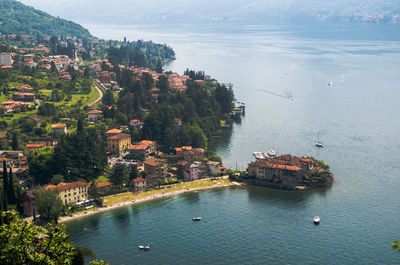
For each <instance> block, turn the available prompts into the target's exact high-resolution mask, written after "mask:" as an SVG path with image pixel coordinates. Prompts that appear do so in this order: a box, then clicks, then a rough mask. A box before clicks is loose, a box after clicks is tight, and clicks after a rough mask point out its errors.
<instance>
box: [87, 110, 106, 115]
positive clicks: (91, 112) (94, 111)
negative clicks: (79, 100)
mask: <svg viewBox="0 0 400 265" xmlns="http://www.w3.org/2000/svg"><path fill="white" fill-rule="evenodd" d="M102 113H103V112H102V111H101V110H96V109H95V110H91V111H89V112H88V114H102Z"/></svg>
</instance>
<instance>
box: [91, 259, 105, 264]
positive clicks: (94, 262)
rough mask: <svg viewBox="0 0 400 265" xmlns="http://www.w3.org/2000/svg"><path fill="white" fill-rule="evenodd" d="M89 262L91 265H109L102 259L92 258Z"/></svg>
mask: <svg viewBox="0 0 400 265" xmlns="http://www.w3.org/2000/svg"><path fill="white" fill-rule="evenodd" d="M90 264H92V265H109V263H108V262H106V261H104V260H93V261H91V262H90Z"/></svg>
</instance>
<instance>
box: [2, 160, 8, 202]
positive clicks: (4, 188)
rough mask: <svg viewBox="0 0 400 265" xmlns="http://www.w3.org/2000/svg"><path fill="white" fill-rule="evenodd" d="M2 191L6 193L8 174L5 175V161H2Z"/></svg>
mask: <svg viewBox="0 0 400 265" xmlns="http://www.w3.org/2000/svg"><path fill="white" fill-rule="evenodd" d="M3 193H4V194H5V195H6V198H7V194H8V175H7V165H6V161H3Z"/></svg>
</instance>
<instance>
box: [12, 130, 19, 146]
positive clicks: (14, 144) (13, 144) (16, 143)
mask: <svg viewBox="0 0 400 265" xmlns="http://www.w3.org/2000/svg"><path fill="white" fill-rule="evenodd" d="M18 147H19V144H18V135H17V134H16V133H15V132H14V133H13V135H12V139H11V148H12V150H17V149H18Z"/></svg>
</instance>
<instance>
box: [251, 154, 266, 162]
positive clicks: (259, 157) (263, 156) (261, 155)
mask: <svg viewBox="0 0 400 265" xmlns="http://www.w3.org/2000/svg"><path fill="white" fill-rule="evenodd" d="M253 156H254V157H255V159H256V160H261V159H265V155H264V153H263V152H254V153H253Z"/></svg>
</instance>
